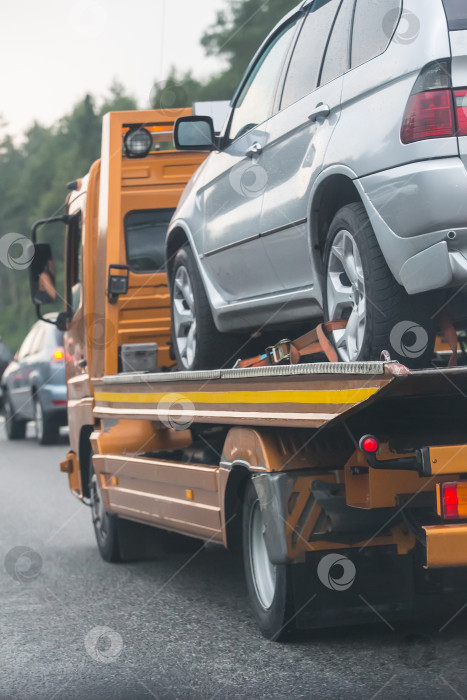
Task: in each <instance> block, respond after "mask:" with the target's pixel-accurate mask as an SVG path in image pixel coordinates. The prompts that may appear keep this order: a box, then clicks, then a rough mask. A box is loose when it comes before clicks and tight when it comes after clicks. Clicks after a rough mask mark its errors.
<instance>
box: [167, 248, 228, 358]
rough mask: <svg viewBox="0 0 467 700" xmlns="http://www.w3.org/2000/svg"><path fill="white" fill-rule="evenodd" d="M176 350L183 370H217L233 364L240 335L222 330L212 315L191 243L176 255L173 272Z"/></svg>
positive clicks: (173, 329)
mask: <svg viewBox="0 0 467 700" xmlns="http://www.w3.org/2000/svg"><path fill="white" fill-rule="evenodd" d="M171 280H172V284H171V306H172V334H173V349H174V352H175V359H176V361H177V365H178V368H179V369H181V370H200V369H216V368H219V367H222V366H223V364H224V363H226V362H229V364H231V365H233V364H234V360H235V351H236V349H237V347H240V346H241V341H240V340H239V338H238V337H237V338H235V339H234V342H233V341H232V336H231V335H230V334H224V333H219V331H218V330H217V328H216V326H215V324H214V320H213V318H212V313H211V308H210V306H209V302H208V298H207V296H206V292H205V290H204V285H203V281H202V279H201V275H200V274H199V271H198V267H197V264H196V261H195V258H194V255H193V251H192V250H191V248H190V247H189V246H185V247H183V248H181V249H180V250H179V251H178V253H177V255H176V256H175V261H174V266H173V271H172V274H171Z"/></svg>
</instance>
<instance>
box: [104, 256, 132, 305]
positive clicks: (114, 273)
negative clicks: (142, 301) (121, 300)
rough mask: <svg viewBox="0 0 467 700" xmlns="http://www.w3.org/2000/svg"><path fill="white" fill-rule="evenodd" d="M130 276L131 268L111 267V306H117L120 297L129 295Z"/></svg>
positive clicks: (109, 285)
mask: <svg viewBox="0 0 467 700" xmlns="http://www.w3.org/2000/svg"><path fill="white" fill-rule="evenodd" d="M129 275H130V268H129V267H128V265H109V280H108V283H107V294H108V296H109V302H110V303H111V304H116V303H117V301H118V297H119V296H120V295H122V294H128V278H129Z"/></svg>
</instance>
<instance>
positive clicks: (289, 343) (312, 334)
mask: <svg viewBox="0 0 467 700" xmlns="http://www.w3.org/2000/svg"><path fill="white" fill-rule="evenodd" d="M346 325H347V321H327V322H326V323H320V324H319V326H316V328H314V329H313V330H312V331H309V332H308V333H305V335H302V336H300V338H297V339H296V340H288V339H286V340H281V341H280V342H279V343H277V344H276V345H272V346H271V347H269V348H266V352H265V354H263V355H257V356H256V357H251V358H249V359H248V360H239V361H238V362H237V363H236V365H235V368H246V367H270V366H272V365H280V364H283V363H289V364H291V365H297V364H298V363H299V362H300V360H301V359H302V357H306V356H307V355H316V354H318V353H323V354H324V355H326V357H327V359H328V360H329V362H338V359H339V358H338V357H337V352H336V350H335V349H334V347H333V345H332V343H331V341H330V340H329V338H328V335H329V333H332V332H333V331H338V330H343V329H344V328H345V327H346Z"/></svg>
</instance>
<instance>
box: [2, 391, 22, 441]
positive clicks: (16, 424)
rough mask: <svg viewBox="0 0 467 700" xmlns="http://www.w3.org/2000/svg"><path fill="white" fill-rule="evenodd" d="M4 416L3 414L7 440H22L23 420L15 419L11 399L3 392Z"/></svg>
mask: <svg viewBox="0 0 467 700" xmlns="http://www.w3.org/2000/svg"><path fill="white" fill-rule="evenodd" d="M3 402H4V403H3V405H4V414H5V430H6V435H7V438H8V440H23V439H24V437H25V435H26V424H27V421H25V420H18V419H17V418H15V412H14V410H13V406H12V405H11V399H10V397H9V396H8V394H7V393H6V392H5V394H4V399H3Z"/></svg>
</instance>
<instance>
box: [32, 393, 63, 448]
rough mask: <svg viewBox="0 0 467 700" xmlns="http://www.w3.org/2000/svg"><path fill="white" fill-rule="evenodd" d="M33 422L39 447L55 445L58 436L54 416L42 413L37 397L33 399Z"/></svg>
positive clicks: (57, 427) (58, 431) (58, 432)
mask: <svg viewBox="0 0 467 700" xmlns="http://www.w3.org/2000/svg"><path fill="white" fill-rule="evenodd" d="M34 421H35V424H36V439H37V442H38V443H39V445H55V443H57V442H58V438H59V435H60V430H59V426H58V423H57V421H56V419H55V418H54V416H50V415H48V414H47V413H45V412H44V408H43V406H42V403H41V400H40V398H39V397H38V396H35V397H34Z"/></svg>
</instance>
